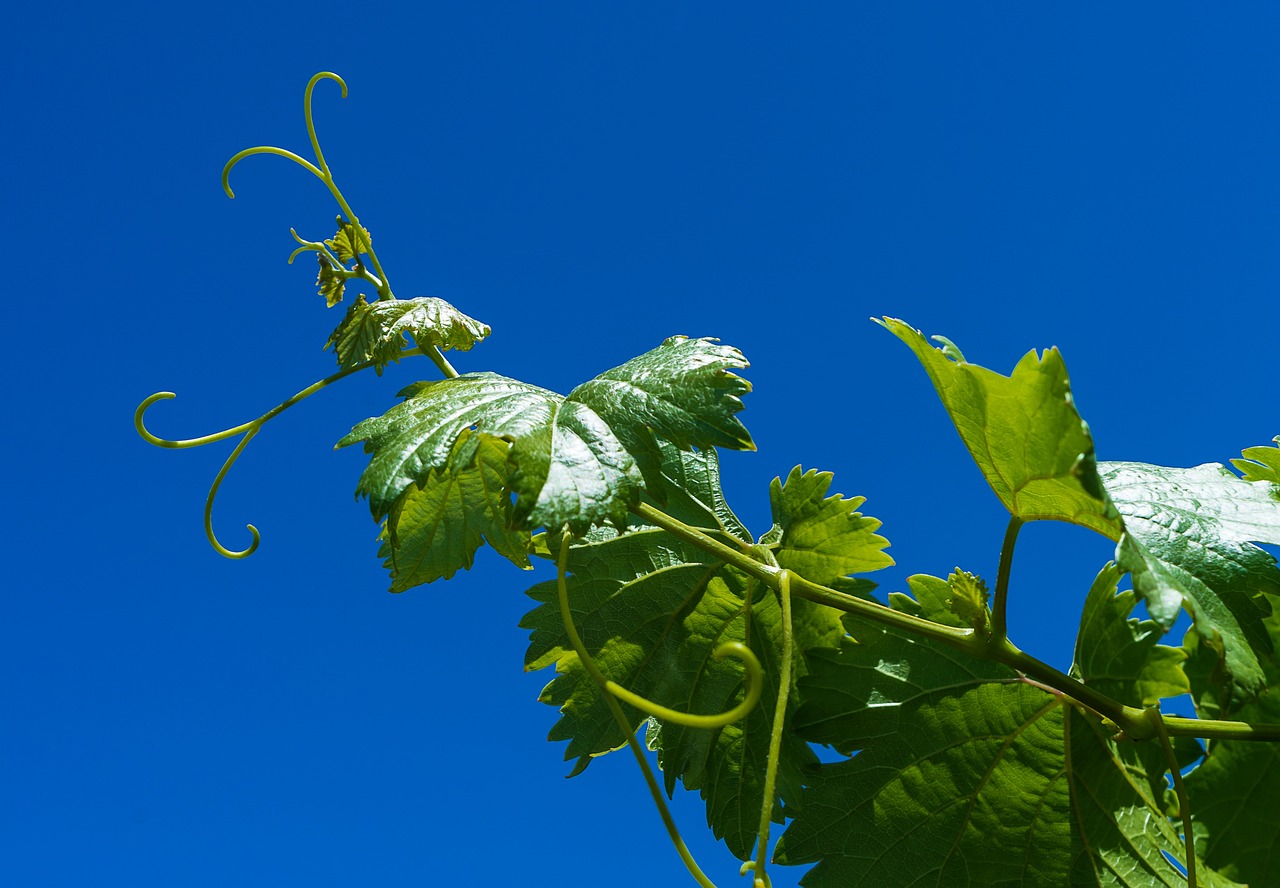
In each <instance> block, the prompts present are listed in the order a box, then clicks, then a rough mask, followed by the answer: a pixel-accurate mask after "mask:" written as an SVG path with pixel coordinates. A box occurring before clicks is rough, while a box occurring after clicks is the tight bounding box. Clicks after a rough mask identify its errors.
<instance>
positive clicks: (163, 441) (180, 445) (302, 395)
mask: <svg viewBox="0 0 1280 888" xmlns="http://www.w3.org/2000/svg"><path fill="white" fill-rule="evenodd" d="M420 354H423V350H422V349H421V348H419V347H415V348H407V349H404V350H403V351H401V352H400V354H399V357H400V358H407V357H409V356H411V355H420ZM373 365H374V362H373V361H363V362H361V363H359V364H354V365H352V366H351V367H348V368H347V369H345V370H339V371H338V372H337V373H334V374H332V375H330V376H326V377H325V378H324V379H321V380H319V381H318V382H313V383H312V384H311V385H309V386H307V387H306V388H304V389H303V390H302V391H300V392H298V393H297V394H295V395H293V397H291V398H288V399H286V400H284V401H281V402H280V403H279V404H277V405H276V406H274V407H272V408H271V409H270V410H268V411H267V412H266V413H264V414H262V415H261V416H259V417H256V418H255V419H251V420H249V421H248V422H242V423H240V425H238V426H232V427H231V428H229V429H223V430H222V431H220V432H214V433H213V434H210V435H201V436H200V437H198V438H181V439H176V440H175V439H170V438H161V437H160V436H159V435H156V434H155V433H153V432H152V431H151V430H150V429H148V428H147V426H146V422H145V416H146V412H147V409H148V408H150V407H151V405H152V404H155V403H156V402H158V401H169V400H172V399H174V398H176V397H177V395H175V394H174V393H173V392H156V393H155V394H154V395H151V396H149V397H147V398H146V399H145V400H143V402H142V403H141V404H139V405H138V409H137V410H135V411H134V412H133V427H134V428H135V429H137V431H138V434H139V435H140V436H141V437H142V439H143V440H144V441H146V442H147V443H148V444H152V445H154V446H156V447H164V448H167V449H171V450H185V449H186V448H189V447H202V446H203V445H205V444H213V443H215V442H217V441H225V440H227V439H228V438H234V437H235V436H236V435H243V436H244V437H243V438H241V439H240V443H238V444H237V445H236V447H235V449H234V450H232V451H231V455H230V456H228V457H227V460H226V462H224V463H223V464H222V468H221V469H219V470H218V474H217V475H216V476H215V477H214V479H213V484H211V485H210V486H209V495H208V497H206V499H205V503H204V532H205V536H207V537H208V538H209V544H210V545H212V546H213V548H214V550H215V551H217V553H218V554H219V555H222V556H224V557H226V558H248V557H249V556H250V555H252V554H253V553H254V552H255V551H257V548H258V543H259V542H260V541H261V539H262V535H261V534H260V533H258V528H256V527H254V526H253V525H252V524H249V525H246V526H247V527H248V528H249V532H250V533H251V534H253V541H252V542H251V543H250V544H249V546H248V548H245V549H240V550H238V551H237V550H233V549H228V548H227V547H226V546H224V545H223V544H222V543H221V542H219V541H218V537H217V534H215V533H214V531H213V501H214V499H215V498H216V497H217V495H218V489H219V488H220V487H221V486H222V479H224V478H225V477H226V476H227V472H229V471H230V470H231V467H232V466H233V465H235V462H236V460H237V459H239V458H240V454H241V453H243V452H244V449H245V447H247V446H249V442H250V441H252V440H253V438H254V436H255V435H257V434H258V432H260V431H261V430H262V427H263V426H264V425H266V424H267V423H268V422H270V421H271V420H273V419H275V418H276V417H277V416H279V415H280V414H281V413H283V412H284V411H286V410H288V409H289V408H290V407H292V406H293V405H294V404H297V403H299V402H301V401H304V400H306V399H307V398H309V397H311V396H312V395H314V394H315V393H316V392H318V391H320V390H321V389H323V388H325V387H327V386H329V385H332V384H333V383H335V382H337V381H338V380H340V379H344V378H345V377H347V376H350V375H351V374H352V373H358V372H360V371H361V370H366V369H368V368H369V367H372V366H373Z"/></svg>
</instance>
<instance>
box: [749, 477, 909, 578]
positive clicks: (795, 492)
mask: <svg viewBox="0 0 1280 888" xmlns="http://www.w3.org/2000/svg"><path fill="white" fill-rule="evenodd" d="M831 479H832V475H831V473H830V472H817V471H814V470H813V469H810V470H809V471H807V472H802V471H801V469H800V467H799V466H796V467H795V468H794V469H792V470H791V473H790V474H789V475H788V476H787V480H786V482H785V483H784V482H783V481H782V480H781V479H780V478H774V479H773V483H772V484H770V485H769V501H770V503H771V505H772V507H773V521H774V524H775V525H777V527H778V528H779V529H780V530H781V536H780V537H779V541H778V544H777V548H776V549H774V557H776V558H777V559H778V565H779V566H781V567H785V568H788V569H790V570H793V571H795V572H796V573H798V574H800V575H801V576H803V577H805V578H806V579H808V580H812V581H813V582H815V583H822V584H824V585H827V584H830V583H833V582H835V581H836V580H838V579H839V578H841V577H844V576H847V575H849V574H855V573H868V572H870V571H874V570H879V569H880V568H882V567H889V566H890V565H892V564H893V559H892V558H890V557H889V556H888V555H886V554H885V553H884V551H883V550H884V549H885V548H886V547H887V546H888V545H889V541H888V540H886V539H885V538H884V537H882V536H879V535H878V534H876V532H875V531H876V530H877V529H878V528H879V527H880V522H879V521H877V520H876V519H875V518H870V517H864V516H863V515H862V513H860V512H858V511H856V510H857V508H858V506H860V505H862V504H863V503H864V502H866V500H865V499H863V498H862V497H860V496H857V497H853V498H851V499H845V498H844V497H843V496H841V495H840V494H833V495H832V496H826V493H827V490H828V489H829V488H830V487H831Z"/></svg>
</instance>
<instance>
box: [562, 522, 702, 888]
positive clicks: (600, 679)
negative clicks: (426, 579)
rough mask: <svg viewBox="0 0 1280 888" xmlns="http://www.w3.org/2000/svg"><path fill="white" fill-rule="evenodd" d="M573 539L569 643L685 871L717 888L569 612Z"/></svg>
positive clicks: (565, 546) (565, 549) (565, 618)
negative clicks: (613, 724)
mask: <svg viewBox="0 0 1280 888" xmlns="http://www.w3.org/2000/svg"><path fill="white" fill-rule="evenodd" d="M572 540H573V537H572V536H571V535H570V533H569V528H568V527H567V526H566V527H565V528H564V529H563V530H562V532H561V538H560V555H559V557H558V558H557V559H556V571H557V575H556V593H557V595H558V597H559V602H560V617H561V621H562V622H563V623H564V629H565V633H566V634H567V635H568V636H569V643H570V644H571V645H572V646H573V649H574V651H575V652H576V653H577V655H578V659H579V660H581V661H582V665H583V666H584V667H586V670H587V673H588V674H589V675H590V676H591V678H592V680H593V681H594V682H595V683H596V686H597V687H599V688H600V693H601V696H602V697H603V698H604V702H605V705H606V706H608V707H609V712H610V713H611V714H612V715H613V720H614V721H615V722H617V724H618V727H619V728H621V729H622V733H623V736H625V737H626V738H627V746H628V747H629V748H630V749H631V752H632V754H633V755H634V756H635V758H636V763H637V764H639V766H640V771H641V773H643V774H644V781H645V784H646V785H647V786H648V787H649V795H651V796H652V797H653V803H654V804H655V805H656V806H657V808H658V814H659V815H660V816H661V817H662V825H663V826H665V827H666V829H667V835H668V836H669V837H670V839H671V844H672V845H674V846H675V849H676V853H678V854H679V855H680V859H681V860H682V861H683V862H684V865H685V868H686V869H688V870H689V875H691V876H693V879H694V881H696V882H697V883H698V884H699V885H701V886H702V888H716V884H715V882H712V881H711V879H709V878H708V877H707V875H706V873H704V872H703V871H702V868H701V867H699V866H698V862H697V861H696V860H694V858H693V853H692V852H691V851H690V850H689V847H688V846H687V845H685V843H684V839H682V838H680V830H679V829H678V828H677V827H676V822H675V819H674V818H673V817H672V816H671V811H670V809H668V808H667V802H666V799H664V798H663V797H662V787H660V786H659V785H658V779H657V777H655V776H654V774H653V769H652V768H650V767H649V760H648V759H647V758H645V754H644V750H642V749H641V748H640V742H639V741H638V740H636V732H635V727H634V726H633V725H632V724H631V723H630V722H629V721H627V716H626V714H625V713H624V712H623V711H622V706H621V704H619V703H618V701H617V700H616V699H615V698H614V696H613V694H612V693H611V692H610V691H609V690H608V685H609V684H610V682H609V680H608V679H607V678H605V677H604V673H602V672H601V671H600V667H598V666H597V665H596V662H595V660H594V659H592V657H591V654H590V653H589V652H588V651H587V649H586V647H585V646H584V645H583V643H582V638H581V637H580V636H579V635H578V629H577V627H576V626H574V623H573V615H572V614H571V613H570V611H569V589H568V583H567V582H566V578H565V573H566V569H567V567H568V562H569V544H570V543H571V542H572Z"/></svg>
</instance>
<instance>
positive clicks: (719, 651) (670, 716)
mask: <svg viewBox="0 0 1280 888" xmlns="http://www.w3.org/2000/svg"><path fill="white" fill-rule="evenodd" d="M725 657H734V658H736V659H738V660H741V661H742V665H743V666H744V667H746V696H744V697H743V699H742V702H741V703H739V704H738V705H737V706H735V707H733V708H732V709H730V710H727V711H725V712H721V713H719V714H718V715H694V714H692V713H689V712H680V711H679V710H676V709H668V708H667V707H666V706H662V705H660V704H658V703H654V702H653V701H652V700H647V699H645V698H644V697H641V696H640V695H639V694H636V693H633V692H632V691H629V690H627V689H626V688H624V687H623V686H622V685H620V684H618V683H617V682H615V681H606V682H605V685H604V688H605V690H606V691H608V692H609V693H611V694H613V696H615V697H617V698H618V699H619V700H621V701H622V702H623V703H626V704H628V705H630V706H634V707H635V708H636V709H639V710H640V711H641V712H643V713H645V714H646V715H652V716H653V717H654V718H657V719H660V720H662V721H665V722H672V723H673V724H677V725H684V726H685V727H687V728H723V727H724V726H725V725H731V724H733V723H734V722H736V721H742V719H744V718H746V717H747V714H748V713H749V712H751V710H753V709H755V708H756V704H757V703H759V702H760V694H761V692H762V691H763V690H764V669H763V668H762V667H761V665H760V661H759V659H757V658H756V655H755V654H754V653H753V652H752V650H751V648H749V647H747V646H746V645H745V644H743V643H742V642H740V641H726V642H725V643H724V644H722V645H720V646H719V647H717V648H716V649H715V650H714V651H712V653H711V659H713V660H723V659H724V658H725Z"/></svg>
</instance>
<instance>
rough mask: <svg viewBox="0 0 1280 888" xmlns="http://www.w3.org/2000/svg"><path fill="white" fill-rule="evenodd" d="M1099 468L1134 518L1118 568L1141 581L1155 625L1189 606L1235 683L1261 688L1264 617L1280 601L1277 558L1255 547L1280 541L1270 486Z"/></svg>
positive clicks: (1138, 586) (1156, 470) (1218, 470)
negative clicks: (1273, 604)
mask: <svg viewBox="0 0 1280 888" xmlns="http://www.w3.org/2000/svg"><path fill="white" fill-rule="evenodd" d="M1099 468H1100V470H1101V472H1102V478H1103V482H1104V483H1105V484H1106V486H1107V490H1108V491H1110V493H1111V497H1112V499H1113V500H1114V502H1115V504H1116V507H1117V508H1118V509H1119V510H1120V512H1121V514H1122V515H1123V516H1124V524H1125V530H1126V535H1125V537H1124V539H1123V540H1121V542H1120V545H1119V547H1118V549H1117V559H1116V560H1117V563H1118V564H1119V565H1120V566H1121V567H1123V568H1125V569H1126V570H1128V571H1129V572H1130V573H1131V574H1132V575H1133V585H1134V589H1135V591H1136V592H1137V593H1138V594H1139V595H1140V596H1142V598H1143V599H1144V600H1145V601H1146V604H1147V610H1148V612H1149V613H1150V614H1151V616H1152V618H1153V619H1155V620H1156V621H1157V622H1159V623H1161V624H1162V625H1164V626H1168V625H1171V624H1172V622H1173V620H1174V619H1175V618H1176V616H1177V613H1178V608H1179V607H1180V606H1184V607H1186V608H1187V610H1188V611H1190V613H1191V615H1192V617H1193V619H1194V620H1195V625H1196V628H1197V630H1199V632H1200V634H1201V636H1202V637H1203V639H1204V640H1205V641H1206V643H1207V644H1209V645H1211V646H1212V647H1214V648H1215V649H1216V650H1218V651H1219V653H1220V655H1221V656H1222V657H1223V658H1224V660H1225V666H1226V669H1227V671H1228V672H1229V673H1230V675H1231V676H1232V680H1233V681H1234V682H1236V683H1237V684H1238V685H1239V687H1240V689H1241V690H1242V691H1243V692H1245V693H1246V694H1251V693H1254V692H1256V691H1257V690H1259V689H1260V688H1261V687H1262V685H1263V683H1264V679H1263V672H1262V665H1261V661H1262V660H1263V659H1266V658H1268V657H1270V655H1271V652H1272V643H1271V639H1270V638H1269V637H1268V635H1267V632H1266V629H1265V627H1264V626H1263V618H1264V617H1265V616H1266V615H1267V614H1268V613H1270V612H1271V608H1272V601H1276V602H1277V603H1280V598H1276V596H1280V571H1277V570H1276V562H1275V558H1274V557H1273V556H1271V555H1270V554H1269V553H1267V552H1266V551H1264V550H1262V549H1260V548H1258V547H1257V546H1256V545H1253V543H1254V542H1260V543H1280V501H1278V500H1276V499H1275V498H1273V497H1272V496H1271V491H1270V489H1269V487H1270V485H1267V484H1264V483H1256V482H1254V483H1251V482H1248V481H1243V480H1241V479H1240V478H1238V477H1236V475H1234V474H1233V473H1232V472H1230V471H1229V470H1228V469H1227V468H1226V467H1225V466H1221V465H1216V464H1215V465H1203V466H1197V467H1196V468H1193V469H1171V468H1164V467H1162V466H1149V465H1144V464H1142V463H1120V462H1115V463H1102V464H1101V465H1100V467H1099Z"/></svg>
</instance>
